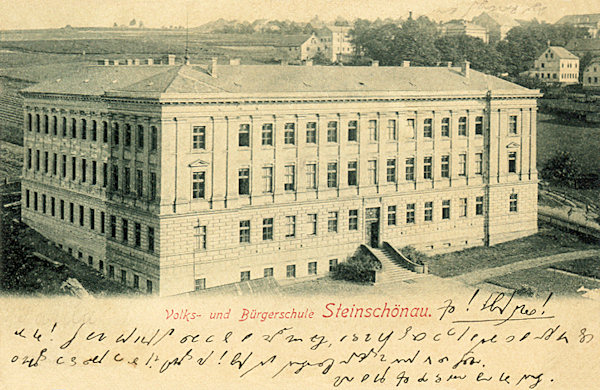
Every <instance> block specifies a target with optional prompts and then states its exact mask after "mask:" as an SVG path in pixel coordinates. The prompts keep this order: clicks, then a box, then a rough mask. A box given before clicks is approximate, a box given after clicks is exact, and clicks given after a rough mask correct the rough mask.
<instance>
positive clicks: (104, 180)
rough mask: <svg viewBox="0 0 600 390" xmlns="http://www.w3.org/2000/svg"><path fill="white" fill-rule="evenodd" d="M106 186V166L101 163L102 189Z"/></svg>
mask: <svg viewBox="0 0 600 390" xmlns="http://www.w3.org/2000/svg"><path fill="white" fill-rule="evenodd" d="M107 185H108V164H107V163H102V187H103V188H106V186H107Z"/></svg>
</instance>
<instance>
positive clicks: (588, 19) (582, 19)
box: [556, 14, 600, 24]
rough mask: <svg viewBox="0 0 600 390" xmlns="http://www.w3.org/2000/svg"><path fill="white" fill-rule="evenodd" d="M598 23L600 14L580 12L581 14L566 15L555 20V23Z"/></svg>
mask: <svg viewBox="0 0 600 390" xmlns="http://www.w3.org/2000/svg"><path fill="white" fill-rule="evenodd" d="M587 23H594V24H595V23H600V14H581V15H566V16H563V17H562V18H560V19H559V20H558V22H556V24H587Z"/></svg>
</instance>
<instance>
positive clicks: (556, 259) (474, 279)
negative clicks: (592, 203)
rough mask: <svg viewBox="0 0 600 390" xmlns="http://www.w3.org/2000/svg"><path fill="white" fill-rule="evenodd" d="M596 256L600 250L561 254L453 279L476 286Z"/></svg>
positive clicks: (479, 271)
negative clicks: (492, 280)
mask: <svg viewBox="0 0 600 390" xmlns="http://www.w3.org/2000/svg"><path fill="white" fill-rule="evenodd" d="M594 256H600V249H590V250H584V251H574V252H567V253H559V254H557V255H551V256H543V257H536V258H534V259H529V260H523V261H518V262H516V263H512V264H506V265H503V266H500V267H494V268H488V269H482V270H478V271H473V272H469V273H466V274H463V275H459V276H455V277H454V278H452V279H454V280H456V281H460V282H462V283H465V284H470V285H474V284H478V283H481V282H483V281H485V280H487V279H490V278H494V277H496V276H502V275H506V274H509V273H511V272H515V271H520V270H523V269H530V268H536V267H542V266H545V265H550V264H554V263H560V262H562V261H569V260H578V259H585V258H588V257H594Z"/></svg>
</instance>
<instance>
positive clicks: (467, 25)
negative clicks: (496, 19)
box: [442, 20, 487, 31]
mask: <svg viewBox="0 0 600 390" xmlns="http://www.w3.org/2000/svg"><path fill="white" fill-rule="evenodd" d="M451 26H456V27H461V28H464V30H483V31H487V29H486V28H485V27H483V26H480V25H479V24H476V23H473V22H468V21H466V20H452V21H450V22H446V23H444V24H443V25H442V27H445V28H448V27H451Z"/></svg>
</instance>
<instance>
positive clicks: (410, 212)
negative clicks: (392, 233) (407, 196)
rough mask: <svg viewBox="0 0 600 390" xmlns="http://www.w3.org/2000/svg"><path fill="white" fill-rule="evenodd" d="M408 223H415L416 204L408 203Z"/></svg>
mask: <svg viewBox="0 0 600 390" xmlns="http://www.w3.org/2000/svg"><path fill="white" fill-rule="evenodd" d="M406 223H415V204H414V203H409V204H407V205H406Z"/></svg>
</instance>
